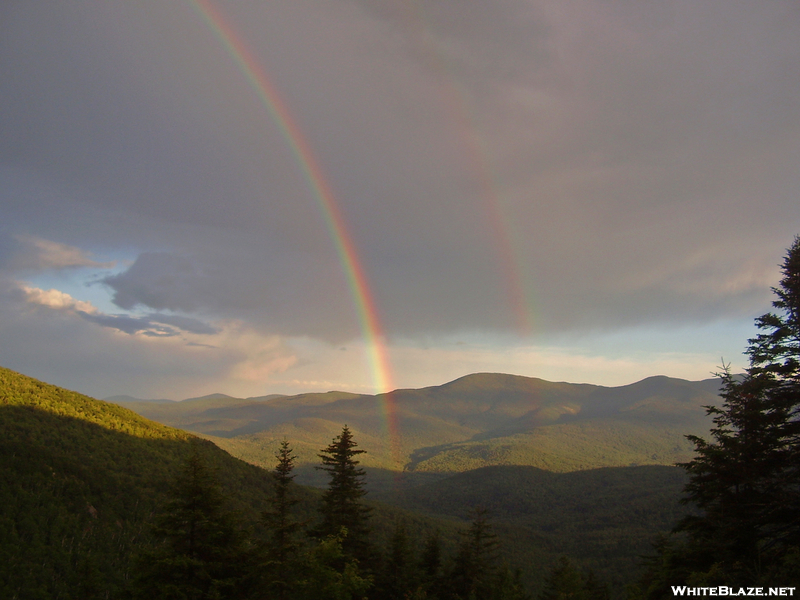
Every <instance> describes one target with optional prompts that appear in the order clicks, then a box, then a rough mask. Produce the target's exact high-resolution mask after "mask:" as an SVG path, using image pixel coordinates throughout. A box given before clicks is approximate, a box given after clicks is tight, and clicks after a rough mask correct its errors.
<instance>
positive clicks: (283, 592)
mask: <svg viewBox="0 0 800 600" xmlns="http://www.w3.org/2000/svg"><path fill="white" fill-rule="evenodd" d="M275 458H277V459H278V464H277V466H276V467H275V471H273V473H272V476H273V479H274V481H275V497H274V499H273V502H272V507H271V508H270V509H267V510H265V511H264V513H263V514H262V522H263V523H264V525H265V526H266V528H267V532H268V539H267V541H266V543H265V544H264V547H263V548H262V550H263V565H264V567H265V570H266V572H265V573H264V574H263V575H264V579H265V585H266V589H267V592H268V593H267V595H266V596H265V597H269V598H278V599H279V600H283V599H284V598H289V597H291V595H292V590H293V579H294V573H293V571H294V570H295V569H296V568H297V566H298V561H299V551H300V542H299V540H298V538H297V534H298V532H299V531H300V529H301V527H302V526H303V524H302V522H300V521H298V520H296V519H295V518H294V517H293V516H292V509H293V507H294V506H295V505H297V504H298V503H299V500H298V499H297V498H296V497H295V496H294V495H293V489H292V486H293V482H292V480H293V479H294V475H293V474H292V471H293V470H294V460H295V456H294V455H293V454H292V449H291V447H290V446H289V442H288V441H286V440H284V441H282V442H281V445H280V448H279V450H278V453H277V454H276V456H275Z"/></svg>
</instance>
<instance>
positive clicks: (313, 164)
mask: <svg viewBox="0 0 800 600" xmlns="http://www.w3.org/2000/svg"><path fill="white" fill-rule="evenodd" d="M189 2H190V4H191V5H192V6H193V8H194V9H195V10H196V11H197V12H198V14H199V15H200V16H201V17H202V18H203V20H204V21H205V22H206V24H207V25H208V27H209V29H211V31H212V32H213V33H214V35H215V36H216V38H217V39H218V40H219V42H220V43H221V44H222V46H223V47H224V48H225V50H226V51H227V52H228V54H229V55H230V56H231V58H232V59H233V60H234V62H235V63H236V66H237V67H238V68H239V70H240V71H241V72H242V74H243V75H244V76H245V77H246V78H247V81H248V82H249V83H250V86H251V87H252V89H253V91H254V92H255V93H256V94H257V95H258V97H259V99H260V100H261V103H262V104H263V106H264V107H265V108H266V109H267V112H268V113H269V115H270V117H271V118H272V120H273V121H274V122H275V124H276V125H277V127H278V128H279V129H280V131H281V134H282V135H283V138H284V139H285V140H286V143H287V145H288V146H289V148H290V150H291V152H292V154H293V155H294V158H295V160H296V162H297V164H298V166H299V167H300V169H301V171H302V173H303V177H304V179H305V181H306V184H307V185H308V187H309V189H310V190H311V192H312V195H313V196H314V198H315V200H316V202H317V206H318V207H319V209H320V212H321V214H322V216H323V218H324V220H325V224H326V226H327V229H328V233H329V235H330V237H331V240H332V242H333V244H334V246H335V248H336V254H337V256H338V259H339V262H340V263H341V265H342V270H343V271H344V274H345V277H346V279H347V283H348V287H349V288H350V294H351V295H352V298H353V302H354V304H355V306H356V312H357V313H358V320H359V324H360V326H361V331H362V335H363V337H364V342H365V344H366V348H367V353H368V357H369V364H370V369H371V373H372V380H373V385H374V386H375V389H376V390H377V392H378V394H379V395H378V396H377V399H378V401H379V402H381V403H382V409H383V413H384V414H383V419H384V425H385V428H386V435H387V437H388V441H389V448H388V450H389V452H390V458H391V460H392V461H393V462H394V463H396V464H397V463H399V461H400V460H401V457H400V454H399V434H398V426H397V416H396V414H395V407H394V400H393V397H392V394H391V391H392V390H393V389H394V388H393V386H392V380H391V369H390V364H389V357H388V354H387V351H386V346H385V337H384V335H383V331H382V328H381V325H380V320H379V318H378V310H377V307H376V305H375V300H374V298H373V296H372V292H371V291H370V288H369V285H368V282H367V277H366V274H365V273H364V268H363V266H362V264H361V260H360V259H359V257H358V252H357V251H356V247H355V244H354V243H353V238H352V237H351V236H350V234H349V232H348V230H347V226H346V223H345V221H344V218H343V217H342V212H341V210H340V208H339V205H338V203H337V202H336V198H335V196H334V194H333V191H332V189H331V186H330V185H329V184H328V182H327V180H326V177H325V174H324V172H323V171H322V168H321V167H320V165H319V163H318V162H317V160H316V158H315V156H314V153H313V152H312V150H311V148H310V147H309V145H308V142H306V139H305V137H304V136H303V134H302V132H301V130H300V128H299V127H298V126H297V124H296V123H295V121H294V119H293V118H292V114H291V112H290V111H289V109H288V107H287V106H286V104H285V103H284V102H283V100H282V99H281V97H280V95H279V94H278V92H277V90H276V89H275V86H274V85H273V84H272V82H271V81H270V79H269V78H268V77H267V74H266V72H265V70H264V68H263V67H262V66H261V65H260V64H259V62H258V60H257V59H256V57H255V56H253V54H252V53H251V52H250V51H249V50H248V48H247V46H246V44H245V43H244V41H243V40H242V38H241V36H239V35H237V33H236V31H235V30H234V29H233V27H232V26H231V25H230V23H229V22H228V21H227V20H226V19H225V18H224V16H223V14H222V13H221V12H220V11H219V9H217V8H216V7H215V6H214V5H213V4H212V3H211V2H210V0H189Z"/></svg>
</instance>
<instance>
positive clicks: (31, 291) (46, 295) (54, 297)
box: [19, 284, 98, 315]
mask: <svg viewBox="0 0 800 600" xmlns="http://www.w3.org/2000/svg"><path fill="white" fill-rule="evenodd" d="M19 289H20V290H21V291H22V293H23V294H24V296H25V301H26V302H28V303H30V304H34V305H39V306H46V307H47V308H52V309H54V310H63V311H68V312H77V311H80V312H84V313H87V314H90V315H93V314H97V312H98V311H97V308H95V307H94V306H92V304H91V303H90V302H84V301H82V300H76V299H75V298H73V297H72V296H70V295H69V294H67V293H65V292H61V291H59V290H55V289H50V290H42V289H40V288H36V287H31V286H29V285H25V284H20V286H19Z"/></svg>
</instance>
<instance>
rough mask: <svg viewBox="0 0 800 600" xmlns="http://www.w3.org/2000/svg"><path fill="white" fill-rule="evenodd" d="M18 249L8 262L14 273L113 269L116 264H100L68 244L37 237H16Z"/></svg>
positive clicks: (87, 254)
mask: <svg viewBox="0 0 800 600" xmlns="http://www.w3.org/2000/svg"><path fill="white" fill-rule="evenodd" d="M14 238H15V240H16V242H17V248H15V250H14V251H13V254H12V256H11V258H10V260H9V261H8V267H9V268H10V269H12V270H14V271H46V270H62V269H76V268H93V269H112V268H114V267H115V266H116V262H113V261H112V262H98V261H96V260H93V259H92V258H90V254H89V253H87V252H85V251H84V250H81V249H80V248H77V247H75V246H70V245H68V244H61V243H59V242H54V241H51V240H46V239H43V238H39V237H35V236H25V235H18V236H14Z"/></svg>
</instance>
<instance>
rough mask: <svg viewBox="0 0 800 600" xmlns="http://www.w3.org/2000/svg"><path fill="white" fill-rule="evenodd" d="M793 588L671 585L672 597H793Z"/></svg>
mask: <svg viewBox="0 0 800 600" xmlns="http://www.w3.org/2000/svg"><path fill="white" fill-rule="evenodd" d="M794 590H795V588H793V587H769V588H763V587H729V586H727V585H718V586H716V587H688V586H685V585H673V586H672V595H673V596H794Z"/></svg>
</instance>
